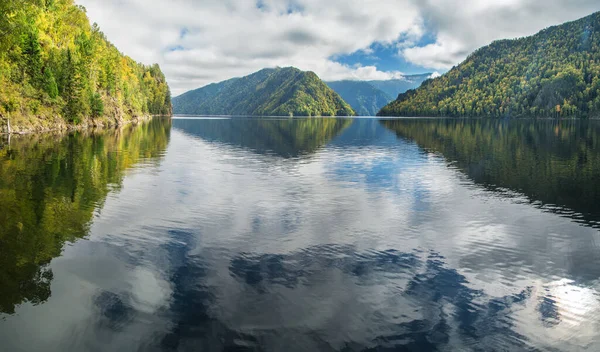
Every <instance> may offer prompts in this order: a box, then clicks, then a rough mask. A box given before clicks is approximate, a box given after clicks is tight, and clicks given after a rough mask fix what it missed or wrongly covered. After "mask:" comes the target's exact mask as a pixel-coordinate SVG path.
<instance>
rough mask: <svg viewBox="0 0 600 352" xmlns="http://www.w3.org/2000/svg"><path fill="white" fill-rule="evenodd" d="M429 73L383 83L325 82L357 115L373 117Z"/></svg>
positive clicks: (417, 84)
mask: <svg viewBox="0 0 600 352" xmlns="http://www.w3.org/2000/svg"><path fill="white" fill-rule="evenodd" d="M429 77H431V73H425V74H419V75H409V76H405V77H403V78H402V79H391V80H385V81H383V80H382V81H357V80H344V81H333V82H326V83H327V85H328V86H329V87H331V88H332V89H333V90H334V91H335V92H336V93H338V94H339V95H340V96H341V97H342V98H343V99H344V100H345V101H346V102H347V103H348V104H350V106H352V108H353V109H354V111H356V113H357V114H358V115H361V116H375V115H377V113H378V112H379V111H380V110H381V108H383V107H384V106H386V105H387V104H388V103H390V102H391V101H393V100H394V99H396V98H397V97H398V94H400V93H404V92H406V91H407V90H409V89H414V88H417V87H419V86H420V85H421V83H422V82H423V81H425V80H426V79H428V78H429Z"/></svg>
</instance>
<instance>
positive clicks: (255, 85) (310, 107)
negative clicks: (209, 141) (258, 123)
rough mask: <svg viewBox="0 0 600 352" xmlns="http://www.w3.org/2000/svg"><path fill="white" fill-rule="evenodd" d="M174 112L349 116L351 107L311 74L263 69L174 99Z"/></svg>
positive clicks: (294, 70) (294, 69) (351, 113)
mask: <svg viewBox="0 0 600 352" xmlns="http://www.w3.org/2000/svg"><path fill="white" fill-rule="evenodd" d="M173 112H174V113H176V114H190V115H193V114H198V115H248V116H290V115H292V116H349V115H354V114H355V113H354V111H353V110H352V108H351V107H350V106H349V105H348V104H347V103H346V102H344V100H343V99H342V98H341V97H340V96H339V95H338V94H337V93H335V92H334V91H333V90H332V89H331V88H329V87H328V86H327V85H326V84H325V83H324V82H323V81H321V79H319V77H318V76H317V75H316V74H314V73H313V72H303V71H300V70H298V69H296V68H293V67H287V68H275V69H264V70H261V71H258V72H256V73H253V74H251V75H249V76H246V77H242V78H235V79H231V80H228V81H224V82H221V83H217V84H211V85H208V86H206V87H203V88H199V89H196V90H193V91H189V92H187V93H185V94H183V95H180V96H178V97H176V98H173Z"/></svg>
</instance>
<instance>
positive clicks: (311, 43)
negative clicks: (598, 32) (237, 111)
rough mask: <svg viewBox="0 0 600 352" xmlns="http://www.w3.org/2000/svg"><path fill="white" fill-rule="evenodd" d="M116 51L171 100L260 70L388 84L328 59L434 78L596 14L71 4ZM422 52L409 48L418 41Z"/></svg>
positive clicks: (282, 3) (425, 6)
mask: <svg viewBox="0 0 600 352" xmlns="http://www.w3.org/2000/svg"><path fill="white" fill-rule="evenodd" d="M76 1H77V3H79V4H81V5H84V6H85V7H86V8H87V9H88V15H89V17H90V19H91V20H92V21H95V22H98V24H99V25H100V27H101V28H102V30H103V31H104V32H105V33H106V35H107V36H108V38H109V39H110V40H111V41H112V42H113V43H115V44H116V45H117V47H118V48H119V49H120V50H122V51H123V52H125V53H126V54H128V55H130V56H132V57H133V58H134V59H136V60H140V61H142V62H145V63H148V64H149V63H153V62H158V63H159V64H160V65H161V67H162V68H163V70H164V71H165V73H166V75H167V78H168V80H169V83H170V85H171V87H172V90H173V93H174V94H175V95H177V94H179V93H182V92H184V91H186V90H189V89H192V88H197V87H199V86H203V85H205V84H208V83H212V82H216V81H221V80H224V79H228V78H231V77H235V76H243V75H246V74H249V73H252V72H255V71H257V70H259V69H262V68H265V67H275V66H296V67H298V68H300V69H303V70H312V71H315V72H316V73H317V74H318V75H319V76H321V77H322V78H324V79H327V80H335V79H388V78H397V77H401V76H402V73H401V71H402V67H398V70H396V71H394V72H382V71H380V70H378V69H377V68H376V67H374V66H367V67H362V66H348V65H342V64H340V63H338V62H335V60H333V59H331V58H332V57H334V56H336V55H343V54H350V53H353V52H356V51H362V52H363V53H366V54H372V52H371V51H370V50H369V48H370V46H371V45H372V44H374V43H378V44H380V45H395V46H397V47H398V48H399V50H400V55H402V56H404V58H405V59H406V60H407V61H410V62H412V63H414V64H416V65H418V66H421V67H424V68H428V69H439V70H444V69H447V68H449V67H451V66H452V65H455V64H457V63H459V62H460V61H461V60H462V59H464V58H465V57H466V55H468V53H470V52H471V51H472V50H473V49H476V48H477V47H479V46H482V45H485V44H487V43H488V42H490V41H491V40H494V39H498V38H504V37H516V36H522V35H527V34H532V33H534V32H535V31H537V30H539V29H541V28H543V27H546V26H548V25H550V24H556V23H560V22H563V21H565V20H571V19H576V18H578V17H581V16H583V15H586V14H589V13H591V12H592V11H593V10H594V9H600V5H598V4H597V0H576V1H568V0H550V1H546V0H502V1H481V0H464V1H463V0H460V1H459V0H424V1H423V0H376V1H375V0H372V1H367V0H328V1H321V0H261V1H249V0H204V1H194V0H146V1H143V0H76ZM425 34H428V36H431V37H434V38H436V42H435V43H433V44H431V45H426V46H422V47H419V46H417V45H418V43H419V41H420V39H421V38H422V37H423V36H424V35H425Z"/></svg>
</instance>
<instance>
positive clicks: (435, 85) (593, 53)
mask: <svg viewBox="0 0 600 352" xmlns="http://www.w3.org/2000/svg"><path fill="white" fill-rule="evenodd" d="M380 115H381V116H451V117H452V116H455V117H457V116H467V117H475V116H480V117H520V116H530V117H537V116H541V117H599V116H600V12H597V13H594V14H592V15H590V16H587V17H585V18H582V19H580V20H577V21H574V22H569V23H565V24H563V25H560V26H554V27H550V28H547V29H545V30H543V31H541V32H539V33H538V34H536V35H534V36H531V37H526V38H521V39H516V40H501V41H496V42H494V43H492V44H491V45H489V46H486V47H484V48H481V49H479V50H477V51H476V52H475V53H473V54H472V55H471V56H469V58H467V60H466V61H465V62H463V63H462V64H460V65H459V66H457V67H455V68H453V69H452V70H450V71H449V72H448V73H446V74H445V75H443V76H442V77H439V78H437V79H434V80H431V81H427V82H425V83H424V84H423V85H422V86H421V87H420V88H418V89H416V90H410V91H408V92H406V93H404V94H401V95H400V96H399V97H398V99H397V100H396V101H394V102H392V103H390V104H389V105H388V106H386V107H384V108H383V109H382V111H381V112H380Z"/></svg>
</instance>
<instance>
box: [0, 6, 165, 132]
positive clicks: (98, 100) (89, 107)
mask: <svg viewBox="0 0 600 352" xmlns="http://www.w3.org/2000/svg"><path fill="white" fill-rule="evenodd" d="M170 114H171V96H170V92H169V87H168V85H167V82H166V80H165V76H164V74H163V73H162V71H161V69H160V67H159V66H158V65H151V66H146V65H143V64H140V63H137V62H135V61H134V60H133V59H131V58H130V57H128V56H125V55H123V54H122V53H120V52H119V50H118V49H117V48H116V47H115V46H114V45H112V44H111V43H110V42H109V41H108V40H107V38H106V36H105V35H104V34H103V33H102V32H101V31H100V28H99V27H98V26H97V25H96V24H93V25H90V23H89V20H88V17H87V15H86V11H85V8H84V7H82V6H77V5H75V4H74V2H73V0H36V1H25V0H3V1H2V2H0V116H1V117H2V119H3V122H4V123H2V122H0V125H3V126H6V124H7V120H8V119H9V118H10V122H11V125H12V127H13V129H15V130H20V131H27V130H44V129H63V128H67V127H68V126H74V125H80V124H93V125H98V124H100V125H102V124H120V123H122V122H125V121H129V120H132V119H136V118H138V117H142V116H149V115H170ZM4 129H6V127H4Z"/></svg>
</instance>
